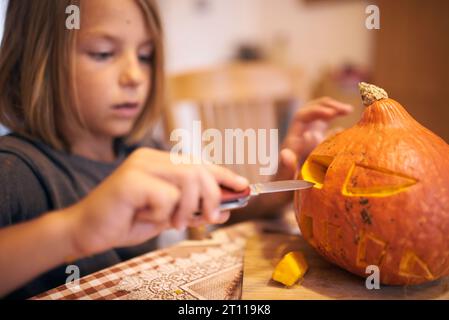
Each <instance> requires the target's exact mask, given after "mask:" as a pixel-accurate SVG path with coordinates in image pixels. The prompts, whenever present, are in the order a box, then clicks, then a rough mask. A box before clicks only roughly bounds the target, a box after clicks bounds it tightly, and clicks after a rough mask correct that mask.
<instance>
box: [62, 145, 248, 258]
mask: <svg viewBox="0 0 449 320" xmlns="http://www.w3.org/2000/svg"><path fill="white" fill-rule="evenodd" d="M219 185H224V186H227V187H229V188H232V189H235V190H242V189H244V188H246V187H247V185H248V182H247V181H246V179H244V178H241V177H239V176H237V175H236V174H234V173H232V172H231V171H229V170H227V169H225V168H221V167H218V166H214V165H206V166H201V165H174V164H172V163H171V161H170V156H169V154H167V153H164V152H160V151H156V150H151V149H139V150H137V151H136V152H134V153H133V154H132V155H131V156H130V157H129V158H128V159H127V160H126V161H125V162H124V163H123V165H122V166H120V167H119V168H118V169H117V170H116V171H115V172H114V173H113V174H112V175H111V176H110V177H109V178H107V179H106V180H105V181H104V182H103V183H102V184H101V185H100V186H99V187H98V188H97V189H95V190H94V191H93V192H92V193H91V194H90V195H89V196H88V197H87V198H85V199H84V200H82V201H81V202H80V203H78V204H77V205H75V206H73V207H72V208H70V209H69V212H71V214H70V217H71V220H72V222H73V223H72V224H71V225H72V226H73V228H72V230H73V237H72V238H73V239H74V243H75V247H76V248H77V252H80V255H82V256H84V255H88V254H94V253H98V252H101V251H104V250H107V249H110V248H114V247H123V246H129V245H135V244H138V243H141V242H143V241H145V240H147V239H149V238H151V237H154V236H156V235H158V234H159V233H160V232H162V231H164V230H165V229H167V228H171V227H178V228H182V227H185V226H187V225H197V224H198V223H205V222H207V223H224V222H225V221H226V220H227V219H228V218H229V213H220V212H219V211H218V210H217V209H218V206H219V204H220V198H221V193H220V188H219ZM200 203H201V204H200ZM200 206H201V208H200ZM201 209H202V210H201ZM200 210H201V212H202V217H201V218H200V219H197V218H195V217H194V214H195V213H196V212H198V211H200Z"/></svg>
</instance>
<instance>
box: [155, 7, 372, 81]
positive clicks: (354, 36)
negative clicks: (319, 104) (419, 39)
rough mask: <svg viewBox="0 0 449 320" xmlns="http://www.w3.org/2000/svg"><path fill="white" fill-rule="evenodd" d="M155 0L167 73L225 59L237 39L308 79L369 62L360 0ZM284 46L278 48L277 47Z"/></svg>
mask: <svg viewBox="0 0 449 320" xmlns="http://www.w3.org/2000/svg"><path fill="white" fill-rule="evenodd" d="M204 2H206V3H209V8H208V10H206V11H203V12H201V11H200V12H198V11H197V10H195V3H198V0H182V1H179V0H159V5H160V10H161V14H162V17H163V21H164V25H165V31H166V47H167V48H166V49H167V69H168V72H180V71H183V70H186V69H192V68H199V67H205V66H209V65H213V64H217V63H222V62H225V61H227V60H228V59H229V58H230V57H232V55H233V53H234V50H235V48H236V47H237V45H238V44H239V43H241V42H242V41H249V42H253V43H254V42H255V43H259V44H260V45H262V46H263V47H264V48H266V49H268V50H269V52H270V54H272V55H274V56H275V57H276V59H278V60H282V61H283V63H287V64H289V65H293V66H300V67H302V68H303V69H304V71H305V72H306V74H307V76H308V79H309V80H312V79H314V78H316V77H317V75H318V74H319V72H320V71H321V69H322V68H323V67H324V66H327V65H330V66H333V65H338V64H341V63H344V62H346V61H351V62H355V63H358V64H361V65H363V66H368V67H369V66H370V62H371V44H372V40H373V32H371V31H369V30H367V29H366V28H365V18H366V14H365V8H366V6H367V5H368V3H367V2H365V1H338V2H336V1H335V2H334V1H318V2H317V3H313V4H309V3H307V2H304V1H301V0H209V1H204ZM283 46H284V47H283Z"/></svg>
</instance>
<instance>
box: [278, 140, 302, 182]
mask: <svg viewBox="0 0 449 320" xmlns="http://www.w3.org/2000/svg"><path fill="white" fill-rule="evenodd" d="M297 165H298V160H297V157H296V154H295V153H294V152H293V151H292V150H290V149H288V148H285V149H282V150H281V153H280V166H279V171H278V173H277V175H276V180H290V179H294V177H295V172H296V167H297Z"/></svg>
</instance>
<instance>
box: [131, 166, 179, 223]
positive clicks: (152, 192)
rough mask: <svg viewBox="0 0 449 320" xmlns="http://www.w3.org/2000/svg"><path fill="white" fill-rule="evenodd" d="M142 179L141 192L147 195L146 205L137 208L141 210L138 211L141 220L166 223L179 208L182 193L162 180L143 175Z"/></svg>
mask: <svg viewBox="0 0 449 320" xmlns="http://www.w3.org/2000/svg"><path fill="white" fill-rule="evenodd" d="M142 178H143V180H142V183H141V187H142V189H141V190H143V192H144V193H145V194H144V196H145V205H144V206H139V208H136V209H140V211H137V214H138V215H139V218H140V219H146V220H147V221H148V222H149V221H151V222H153V223H166V222H167V221H169V220H170V217H171V216H172V214H173V212H174V211H175V208H176V207H177V206H178V203H179V201H180V199H181V192H180V191H179V189H178V188H176V187H175V186H173V185H172V184H170V183H167V182H165V181H163V180H161V179H156V178H154V177H151V176H146V175H142ZM130 192H132V189H130ZM141 208H144V209H141Z"/></svg>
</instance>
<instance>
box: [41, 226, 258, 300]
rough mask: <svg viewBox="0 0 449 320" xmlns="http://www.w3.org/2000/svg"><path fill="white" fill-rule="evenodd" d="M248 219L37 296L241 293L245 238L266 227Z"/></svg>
mask: <svg viewBox="0 0 449 320" xmlns="http://www.w3.org/2000/svg"><path fill="white" fill-rule="evenodd" d="M261 228H262V227H261V225H260V224H258V223H256V222H247V223H243V224H239V225H235V226H232V227H229V228H223V229H219V230H217V231H214V232H213V233H211V235H210V238H208V239H206V240H201V241H183V242H181V243H179V244H177V245H175V246H173V247H170V248H167V249H163V250H159V251H154V252H150V253H147V254H145V255H142V256H139V257H136V258H134V259H131V260H129V261H126V262H123V263H120V264H117V265H115V266H112V267H110V268H108V269H104V270H102V271H99V272H96V273H93V274H91V275H88V276H86V277H84V278H81V279H80V282H79V286H78V287H76V286H70V285H69V286H67V285H62V286H60V287H58V288H55V289H52V290H50V291H47V292H45V293H42V294H40V295H38V296H36V297H34V298H33V299H36V300H69V299H84V300H100V299H107V300H113V299H133V300H135V299H145V300H154V299H157V300H161V299H163V300H174V299H187V300H197V299H199V300H200V299H219V300H221V299H223V300H227V299H239V298H240V296H241V283H242V269H243V266H242V259H243V254H244V247H245V243H246V239H247V238H248V237H250V236H252V235H254V234H256V233H257V232H259V230H260V229H261Z"/></svg>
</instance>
